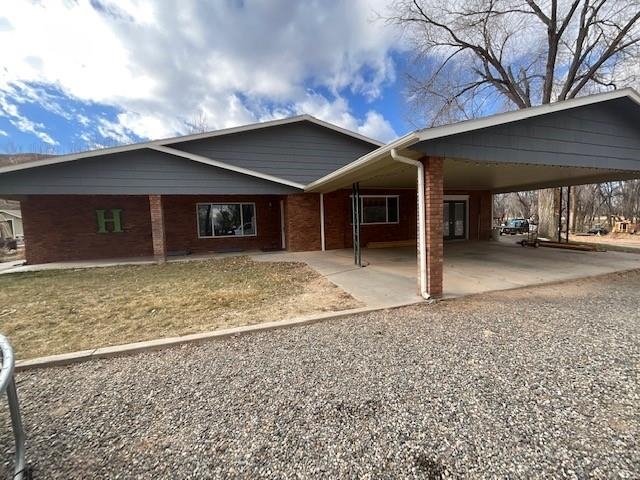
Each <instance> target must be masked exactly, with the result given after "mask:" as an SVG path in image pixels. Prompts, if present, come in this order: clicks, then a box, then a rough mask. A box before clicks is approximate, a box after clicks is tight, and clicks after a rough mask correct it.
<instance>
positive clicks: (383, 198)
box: [352, 195, 400, 225]
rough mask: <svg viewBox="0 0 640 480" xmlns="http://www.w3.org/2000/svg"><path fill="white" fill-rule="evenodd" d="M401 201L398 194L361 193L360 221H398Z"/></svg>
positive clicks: (362, 222)
mask: <svg viewBox="0 0 640 480" xmlns="http://www.w3.org/2000/svg"><path fill="white" fill-rule="evenodd" d="M399 203H400V202H399V201H398V196H397V195H360V212H361V215H362V218H361V219H360V223H361V224H362V225H367V224H369V225H370V224H380V223H398V222H399V218H400V213H399ZM352 218H353V217H352Z"/></svg>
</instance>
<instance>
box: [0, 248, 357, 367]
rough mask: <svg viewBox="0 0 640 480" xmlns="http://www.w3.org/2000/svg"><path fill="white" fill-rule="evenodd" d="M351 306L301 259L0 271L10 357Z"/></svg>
mask: <svg viewBox="0 0 640 480" xmlns="http://www.w3.org/2000/svg"><path fill="white" fill-rule="evenodd" d="M357 306H360V304H359V303H358V302H357V301H356V300H354V299H353V298H352V297H350V296H349V295H347V294H346V293H345V292H343V291H342V290H340V289H339V288H337V287H336V286H334V285H333V284H331V283H330V282H329V281H327V280H326V279H324V278H322V277H321V276H319V275H318V274H317V273H316V272H315V271H314V270H312V269H311V268H309V267H308V266H306V265H304V264H301V263H266V262H254V261H252V260H251V259H249V258H248V257H231V258H226V259H220V260H207V261H190V262H176V263H168V264H164V265H140V266H121V267H104V268H92V269H76V270H58V271H42V272H31V273H21V274H10V275H2V276H0V332H2V333H4V334H5V335H7V336H8V337H9V339H10V340H11V342H12V344H13V346H14V348H15V350H16V355H17V357H18V358H32V357H38V356H42V355H52V354H56V353H63V352H71V351H76V350H83V349H89V348H95V347H99V346H106V345H116V344H122V343H127V342H134V341H140V340H148V339H153V338H161V337H167V336H174V335H184V334H188V333H196V332H203V331H208V330H214V329H218V328H222V327H230V326H238V325H246V324H252V323H259V322H264V321H271V320H277V319H282V318H291V317H295V316H300V315H305V314H310V313H313V312H320V311H331V310H344V309H347V308H355V307H357Z"/></svg>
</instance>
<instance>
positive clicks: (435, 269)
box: [421, 157, 444, 298]
mask: <svg viewBox="0 0 640 480" xmlns="http://www.w3.org/2000/svg"><path fill="white" fill-rule="evenodd" d="M421 161H422V163H423V165H424V175H425V193H424V195H425V216H426V222H427V225H426V227H427V228H426V244H427V245H426V248H427V285H428V291H429V294H430V295H431V296H432V297H434V298H438V297H441V296H442V290H443V260H444V240H443V238H442V235H443V211H442V210H443V209H442V204H443V201H444V188H443V184H444V161H443V159H442V158H438V157H428V158H423V159H422V160H421Z"/></svg>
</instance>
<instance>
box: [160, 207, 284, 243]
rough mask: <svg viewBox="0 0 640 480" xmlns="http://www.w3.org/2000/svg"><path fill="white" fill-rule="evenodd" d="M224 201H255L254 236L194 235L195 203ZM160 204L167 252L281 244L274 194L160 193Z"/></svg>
mask: <svg viewBox="0 0 640 480" xmlns="http://www.w3.org/2000/svg"><path fill="white" fill-rule="evenodd" d="M224 202H229V203H237V202H247V203H255V204H256V224H257V225H256V233H257V235H256V236H255V237H220V238H198V218H197V215H196V205H197V204H198V203H224ZM162 207H163V210H164V225H165V237H166V244H167V251H168V252H172V251H173V252H175V251H184V250H188V251H190V252H194V253H198V252H215V251H223V250H226V249H235V248H240V249H243V250H259V249H277V248H280V246H281V243H280V242H281V240H280V197H278V196H276V195H254V196H251V195H215V196H214V195H169V196H165V195H163V196H162Z"/></svg>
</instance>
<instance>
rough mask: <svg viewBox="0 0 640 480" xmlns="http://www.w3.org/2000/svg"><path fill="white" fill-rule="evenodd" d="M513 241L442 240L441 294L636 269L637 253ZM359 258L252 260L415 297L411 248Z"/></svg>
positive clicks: (342, 253)
mask: <svg viewBox="0 0 640 480" xmlns="http://www.w3.org/2000/svg"><path fill="white" fill-rule="evenodd" d="M516 240H518V238H517V237H507V238H504V239H501V240H500V241H498V242H452V243H447V244H445V259H444V296H445V298H452V297H460V296H465V295H472V294H478V293H485V292H490V291H496V290H507V289H510V288H517V287H524V286H528V285H539V284H544V283H550V282H556V281H563V280H572V279H577V278H583V277H590V276H593V275H600V274H605V273H613V272H617V271H624V270H631V269H636V268H639V269H640V255H638V254H633V253H623V252H578V251H571V250H559V249H553V248H538V249H534V248H523V247H521V246H520V245H518V244H516ZM362 257H363V260H364V263H365V265H366V266H365V267H364V268H358V267H356V266H354V264H353V252H352V250H350V249H345V250H330V251H326V252H300V253H286V252H284V253H273V254H266V255H256V256H255V257H254V258H255V259H256V260H265V261H269V260H273V261H302V262H305V263H307V264H309V265H310V266H311V267H312V268H314V269H315V270H317V271H318V272H319V273H320V274H322V275H324V276H326V277H327V278H328V279H329V280H331V281H332V282H333V283H335V284H336V285H338V286H339V287H341V288H342V289H344V290H345V291H347V292H349V293H350V294H351V295H352V296H354V297H355V298H357V299H358V300H361V301H362V302H364V303H366V304H367V305H369V306H391V305H397V304H401V303H407V302H412V301H418V300H419V297H418V295H417V286H416V276H417V266H416V251H415V248H414V247H402V248H380V249H364V250H363V255H362Z"/></svg>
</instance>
